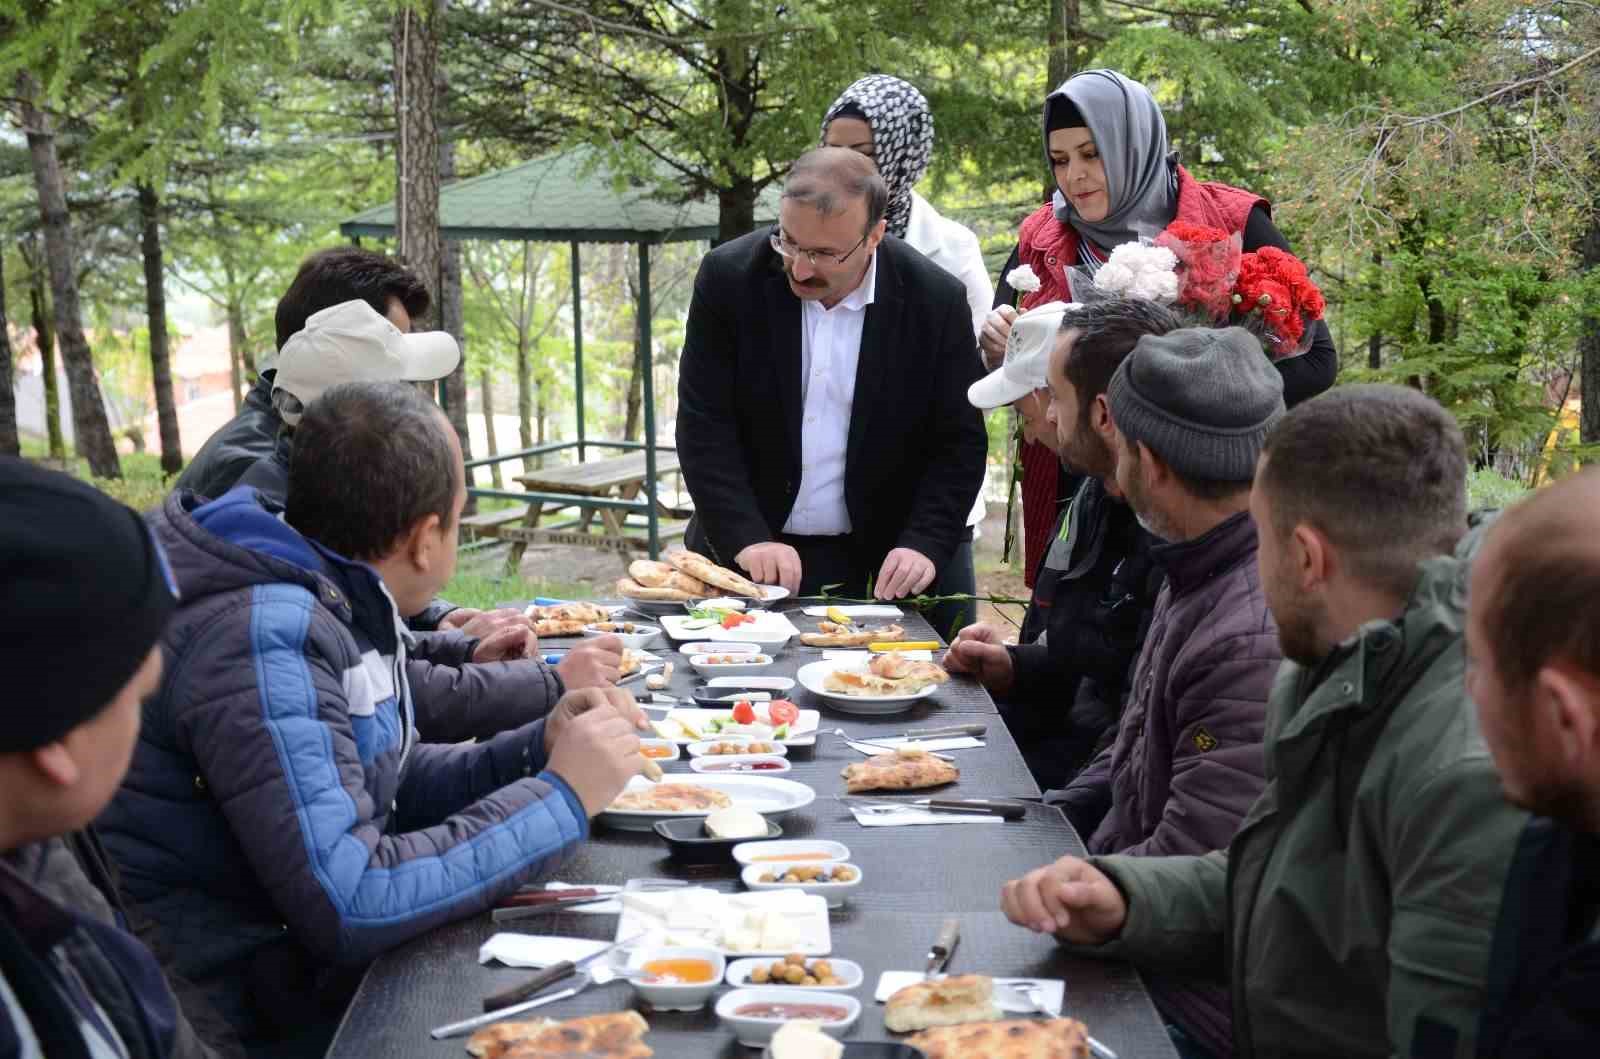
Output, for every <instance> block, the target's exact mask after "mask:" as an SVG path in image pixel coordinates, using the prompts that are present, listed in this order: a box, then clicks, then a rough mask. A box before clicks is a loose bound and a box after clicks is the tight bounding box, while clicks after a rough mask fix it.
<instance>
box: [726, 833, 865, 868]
mask: <svg viewBox="0 0 1600 1059" xmlns="http://www.w3.org/2000/svg"><path fill="white" fill-rule="evenodd" d="M796 853H826V854H827V856H826V857H823V858H815V859H812V860H790V859H787V858H789V857H792V856H793V855H794V854H796ZM757 857H780V858H786V859H782V860H757V859H756V858H757ZM733 859H734V860H736V861H738V862H739V863H740V864H760V865H763V866H765V865H768V864H829V863H834V862H838V863H843V862H845V861H848V860H849V859H850V847H849V846H847V845H845V844H844V843H843V842H832V841H829V840H828V839H823V838H785V839H778V840H766V841H758V842H741V843H739V844H738V845H737V846H734V847H733Z"/></svg>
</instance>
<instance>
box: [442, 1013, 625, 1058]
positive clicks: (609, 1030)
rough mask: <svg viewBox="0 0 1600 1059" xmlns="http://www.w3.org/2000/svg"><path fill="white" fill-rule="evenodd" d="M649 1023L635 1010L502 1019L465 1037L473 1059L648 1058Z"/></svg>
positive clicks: (468, 1050)
mask: <svg viewBox="0 0 1600 1059" xmlns="http://www.w3.org/2000/svg"><path fill="white" fill-rule="evenodd" d="M649 1029H650V1024H649V1023H648V1022H646V1021H645V1020H644V1016H643V1015H640V1014H639V1013H638V1012H637V1011H613V1012H610V1013H608V1014H605V1015H587V1016H585V1017H583V1018H577V1019H567V1020H566V1021H565V1022H552V1021H550V1020H548V1019H545V1020H541V1021H538V1022H501V1023H498V1024H496V1025H494V1026H486V1027H484V1028H483V1029H481V1030H479V1031H478V1032H477V1033H474V1034H473V1035H472V1036H471V1037H469V1038H467V1052H468V1054H470V1055H472V1056H473V1057H474V1059H537V1057H540V1056H561V1055H566V1056H574V1057H576V1056H590V1057H593V1059H648V1057H649V1056H652V1055H654V1054H655V1052H653V1051H652V1050H651V1049H650V1046H649V1045H648V1044H646V1043H644V1040H643V1038H644V1035H645V1033H647V1032H648V1031H649Z"/></svg>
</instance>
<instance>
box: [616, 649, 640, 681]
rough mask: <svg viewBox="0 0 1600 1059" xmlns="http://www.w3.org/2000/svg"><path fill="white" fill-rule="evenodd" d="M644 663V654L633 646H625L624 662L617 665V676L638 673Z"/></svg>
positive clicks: (623, 652) (623, 651) (623, 650)
mask: <svg viewBox="0 0 1600 1059" xmlns="http://www.w3.org/2000/svg"><path fill="white" fill-rule="evenodd" d="M643 665H644V655H642V654H640V653H639V652H638V651H635V650H634V649H633V648H631V647H624V648H623V649H622V664H621V665H619V666H618V667H617V676H619V677H625V676H627V675H628V674H629V673H637V672H639V668H640V667H641V666H643Z"/></svg>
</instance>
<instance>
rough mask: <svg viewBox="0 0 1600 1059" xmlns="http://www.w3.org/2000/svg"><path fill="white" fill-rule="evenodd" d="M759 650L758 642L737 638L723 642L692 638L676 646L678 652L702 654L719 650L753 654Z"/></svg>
mask: <svg viewBox="0 0 1600 1059" xmlns="http://www.w3.org/2000/svg"><path fill="white" fill-rule="evenodd" d="M760 650H761V645H760V644H758V643H748V642H741V641H739V640H728V641H726V642H725V643H713V642H711V641H710V640H692V641H690V642H689V643H686V644H684V645H683V646H682V647H680V648H678V653H679V654H686V655H703V654H710V653H715V652H721V653H722V654H725V655H732V654H741V655H753V654H756V653H758V652H760Z"/></svg>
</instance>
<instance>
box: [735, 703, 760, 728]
mask: <svg viewBox="0 0 1600 1059" xmlns="http://www.w3.org/2000/svg"><path fill="white" fill-rule="evenodd" d="M733 720H734V722H735V723H736V724H755V723H756V708H755V707H754V706H752V705H750V704H749V703H748V702H736V703H734V705H733Z"/></svg>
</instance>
